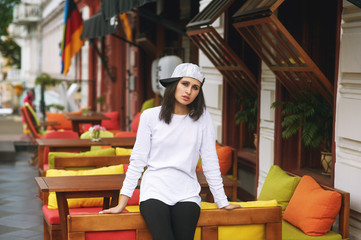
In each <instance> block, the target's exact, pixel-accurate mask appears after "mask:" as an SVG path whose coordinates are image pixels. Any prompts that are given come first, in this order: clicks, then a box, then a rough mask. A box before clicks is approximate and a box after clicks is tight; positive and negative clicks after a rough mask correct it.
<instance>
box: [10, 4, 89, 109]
mask: <svg viewBox="0 0 361 240" xmlns="http://www.w3.org/2000/svg"><path fill="white" fill-rule="evenodd" d="M64 5H65V1H64V0H50V1H46V0H23V1H21V3H20V4H19V5H17V6H15V8H14V20H13V23H12V24H11V26H10V36H11V37H13V38H14V39H15V41H16V42H17V43H18V45H19V46H20V47H21V70H20V74H19V79H21V80H22V81H23V82H24V83H25V87H26V88H35V105H36V106H40V87H39V86H35V79H36V77H37V76H38V75H39V74H41V73H47V74H49V75H50V76H51V77H53V78H56V79H60V80H63V82H62V84H60V85H58V86H56V87H54V88H50V89H46V92H45V104H46V105H50V104H58V105H63V106H64V107H65V109H64V110H65V111H75V110H78V108H79V106H80V105H84V106H86V105H88V104H87V93H88V83H87V80H88V79H87V74H88V70H87V52H88V51H87V49H88V48H87V43H86V44H85V46H84V47H83V48H82V59H83V61H82V74H83V75H82V80H84V81H82V86H81V89H82V96H81V97H80V94H78V93H77V89H80V85H79V84H78V85H77V86H74V84H73V85H72V87H71V90H69V86H71V84H72V83H73V82H74V80H75V78H76V76H75V57H74V58H73V59H72V65H71V67H70V71H69V73H68V74H67V76H64V75H62V74H61V56H60V46H61V41H62V34H63V26H64ZM82 12H83V18H84V19H86V18H87V16H88V15H89V13H88V11H87V8H84V9H83V11H82ZM80 99H81V100H80ZM78 101H84V102H83V103H79V102H78ZM37 111H39V108H38V109H37Z"/></svg>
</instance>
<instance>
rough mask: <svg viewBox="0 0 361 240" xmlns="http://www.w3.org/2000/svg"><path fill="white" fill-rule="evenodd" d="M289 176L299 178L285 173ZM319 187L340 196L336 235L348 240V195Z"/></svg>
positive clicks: (324, 186)
mask: <svg viewBox="0 0 361 240" xmlns="http://www.w3.org/2000/svg"><path fill="white" fill-rule="evenodd" d="M287 173H288V174H289V175H291V176H299V175H296V174H294V173H290V172H287ZM320 186H321V187H322V188H323V189H325V190H329V191H335V192H338V193H339V194H341V199H342V201H341V209H340V212H339V214H338V218H339V220H338V221H339V225H338V233H339V234H341V236H342V239H347V238H349V224H350V193H348V192H344V191H342V190H339V189H336V188H332V187H329V186H326V185H323V184H320Z"/></svg>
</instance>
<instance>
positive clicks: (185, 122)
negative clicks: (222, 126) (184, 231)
mask: <svg viewBox="0 0 361 240" xmlns="http://www.w3.org/2000/svg"><path fill="white" fill-rule="evenodd" d="M160 109H161V107H155V108H151V109H147V110H145V111H144V112H143V113H142V115H141V117H140V122H139V127H138V132H137V139H136V142H135V145H134V148H133V151H132V154H131V157H130V165H129V168H128V170H127V173H126V178H125V180H124V183H123V187H122V190H121V194H123V195H126V196H128V197H131V196H132V194H133V191H134V189H135V187H136V186H137V183H138V179H139V178H140V176H141V174H142V172H143V169H144V167H147V169H146V171H145V172H144V174H143V177H142V181H141V185H140V202H142V201H145V200H147V199H151V198H152V199H158V200H160V201H162V202H164V203H166V204H168V205H174V204H176V203H177V202H184V201H192V202H195V203H197V204H198V205H200V201H201V198H200V196H199V193H200V190H201V187H200V185H199V183H198V180H197V175H196V170H195V169H196V166H197V163H198V159H199V157H200V156H201V157H202V167H203V171H204V174H205V176H206V179H207V182H208V185H209V187H210V190H211V192H212V194H213V197H214V201H215V203H217V205H218V207H219V208H222V207H224V206H227V205H228V204H229V203H228V200H227V197H226V195H225V193H224V189H223V182H222V178H221V173H220V170H219V162H218V157H217V153H216V146H215V136H214V126H213V122H212V118H211V116H210V114H209V113H208V111H206V110H205V111H204V113H203V115H202V116H201V117H200V118H199V119H198V120H197V121H194V120H193V119H192V118H190V117H189V116H188V115H176V114H173V117H172V121H171V122H170V124H166V123H165V122H164V121H160V120H159V112H160Z"/></svg>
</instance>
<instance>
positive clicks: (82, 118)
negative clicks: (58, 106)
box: [64, 113, 110, 136]
mask: <svg viewBox="0 0 361 240" xmlns="http://www.w3.org/2000/svg"><path fill="white" fill-rule="evenodd" d="M64 116H65V117H66V119H68V120H70V121H71V124H72V127H73V131H74V132H77V133H78V134H79V136H80V129H79V124H84V123H89V124H92V125H97V124H98V125H100V124H101V122H102V120H109V119H110V118H109V117H107V116H105V115H103V114H101V113H90V114H88V115H83V114H81V113H64Z"/></svg>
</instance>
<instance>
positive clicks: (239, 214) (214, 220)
mask: <svg viewBox="0 0 361 240" xmlns="http://www.w3.org/2000/svg"><path fill="white" fill-rule="evenodd" d="M252 224H264V225H265V239H266V240H281V239H282V211H281V208H280V207H262V208H241V209H235V210H230V211H229V210H223V209H213V210H202V211H201V215H200V218H199V221H198V224H197V226H198V227H201V239H204V240H216V239H218V227H219V226H232V225H252ZM121 230H135V232H136V239H137V240H151V239H152V237H151V235H150V232H149V231H148V228H147V225H146V223H145V222H144V220H143V218H142V216H141V214H140V213H139V212H134V213H121V214H97V215H68V239H69V240H86V238H85V236H86V233H90V232H103V231H121Z"/></svg>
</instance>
